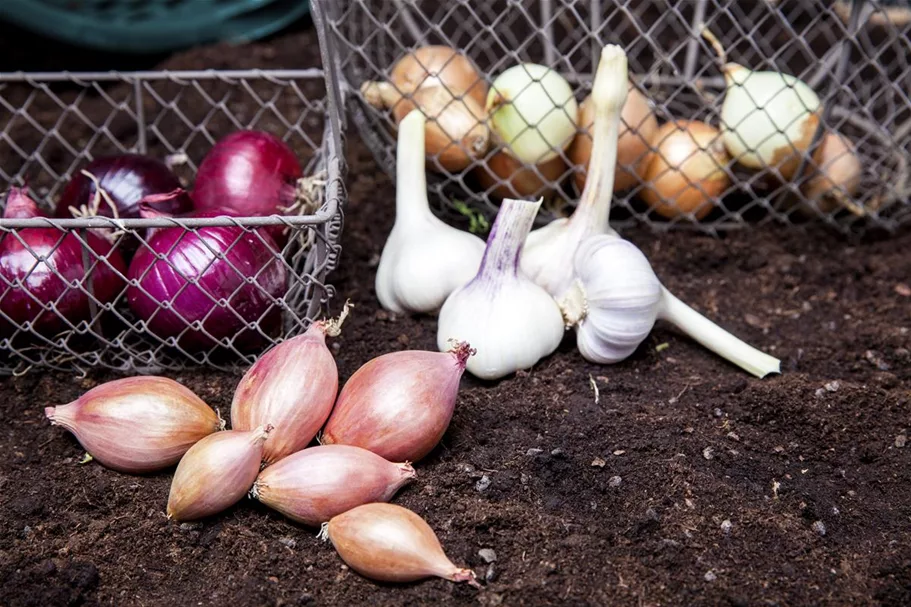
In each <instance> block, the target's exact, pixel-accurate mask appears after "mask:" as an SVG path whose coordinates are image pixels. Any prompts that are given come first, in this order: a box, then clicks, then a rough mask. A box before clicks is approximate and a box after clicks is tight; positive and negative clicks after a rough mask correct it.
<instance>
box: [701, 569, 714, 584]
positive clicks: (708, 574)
mask: <svg viewBox="0 0 911 607" xmlns="http://www.w3.org/2000/svg"><path fill="white" fill-rule="evenodd" d="M703 577H704V578H705V581H706V582H714V581H715V580H717V579H718V576H717V575H715V572H714V571H712V570H709V571H706V572H705V575H704V576H703Z"/></svg>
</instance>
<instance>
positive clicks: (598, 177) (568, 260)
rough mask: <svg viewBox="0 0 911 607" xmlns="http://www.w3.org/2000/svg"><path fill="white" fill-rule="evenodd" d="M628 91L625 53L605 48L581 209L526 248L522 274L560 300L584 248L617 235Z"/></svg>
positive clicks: (538, 234) (594, 93)
mask: <svg viewBox="0 0 911 607" xmlns="http://www.w3.org/2000/svg"><path fill="white" fill-rule="evenodd" d="M628 88H629V85H628V68H627V58H626V53H624V52H623V49H621V48H620V47H619V46H615V45H608V46H605V47H604V48H603V49H602V51H601V59H600V61H599V62H598V72H597V74H595V82H594V87H593V90H592V95H591V99H592V104H593V106H594V111H595V122H594V127H593V129H592V136H593V139H594V144H593V147H592V154H591V161H590V163H589V169H588V171H589V173H588V178H587V179H586V182H585V188H584V189H583V190H582V196H581V197H580V199H579V204H578V206H577V207H576V210H575V212H574V213H573V214H572V217H570V218H568V219H566V218H561V219H556V220H554V221H552V222H551V223H549V224H548V225H546V226H544V227H543V228H541V229H538V230H535V231H534V232H532V233H531V234H529V236H528V240H527V242H526V243H525V251H524V253H523V254H522V270H523V271H524V272H525V273H526V274H527V275H528V276H529V277H530V278H531V279H532V280H533V281H534V282H535V283H537V284H538V285H540V286H541V287H543V288H544V289H546V290H547V292H548V293H550V294H551V295H552V296H554V297H556V298H557V299H560V298H562V297H563V296H564V295H565V293H566V291H567V290H568V289H569V288H570V286H571V285H572V283H573V279H574V278H575V277H574V272H573V259H574V257H575V255H576V250H577V249H578V248H579V243H580V242H582V240H584V239H585V238H587V237H588V236H591V235H593V234H605V233H608V234H612V233H614V232H613V230H612V229H611V227H610V226H609V225H608V219H609V216H610V205H611V198H612V197H613V191H614V174H615V172H616V166H617V140H618V137H619V134H620V113H621V111H622V110H623V105H624V103H625V102H626V97H627V94H628Z"/></svg>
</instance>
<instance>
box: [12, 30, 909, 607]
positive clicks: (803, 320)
mask: <svg viewBox="0 0 911 607" xmlns="http://www.w3.org/2000/svg"><path fill="white" fill-rule="evenodd" d="M313 44H315V42H314V39H313V35H312V33H310V32H307V33H296V34H293V35H291V36H285V37H283V38H279V39H277V40H273V41H269V42H266V43H261V44H258V45H253V46H252V47H245V48H235V49H232V48H230V47H220V48H217V49H214V50H212V49H209V50H205V51H192V52H191V53H189V54H188V56H189V57H191V59H192V60H191V59H188V60H187V61H186V62H182V61H180V60H177V59H174V60H170V61H169V65H170V66H171V67H179V66H181V65H196V64H197V63H198V62H199V58H200V57H215V56H217V57H219V58H220V59H219V61H218V65H214V66H211V67H219V66H222V65H224V66H227V65H231V66H232V67H236V66H237V65H236V64H243V65H249V64H251V63H256V64H259V65H274V66H276V67H278V66H284V67H288V65H289V62H290V61H292V59H291V58H292V57H297V56H299V53H300V52H301V51H300V49H301V48H306V47H307V45H313ZM267 51H268V52H267ZM231 53H233V54H234V56H235V57H238V58H245V59H244V60H243V61H241V60H240V59H239V60H238V62H232V60H231V55H230V54H231ZM310 56H312V53H310ZM251 57H252V58H254V59H253V60H250V58H251ZM348 160H349V164H350V167H349V174H348V178H349V179H348V181H349V193H350V203H349V205H348V207H347V209H346V225H345V231H344V235H343V257H342V262H341V267H340V269H339V271H337V272H336V273H335V275H334V276H333V278H332V282H333V284H335V285H336V286H337V289H338V294H339V296H338V298H337V300H336V301H335V302H334V305H333V311H334V312H337V311H338V308H339V304H340V302H341V301H343V300H344V299H345V298H350V299H351V300H352V302H353V303H354V304H355V306H356V307H355V308H354V310H353V313H352V316H351V317H350V318H349V320H348V321H347V322H346V324H345V327H344V332H343V334H342V335H341V336H340V337H339V338H336V339H334V340H332V348H333V351H334V352H335V354H336V356H337V360H338V365H339V371H340V374H341V378H342V380H344V379H345V378H347V377H348V376H350V375H351V373H353V372H354V371H355V370H356V369H357V368H358V367H359V366H360V365H361V364H363V363H364V362H366V361H367V360H369V359H370V358H372V357H375V356H378V355H380V354H383V353H386V352H391V351H395V350H402V349H429V350H432V349H434V348H435V329H436V326H435V321H434V319H432V318H426V317H402V316H394V315H391V314H389V313H386V312H384V311H382V310H381V309H380V308H379V306H378V304H377V302H376V298H375V294H374V288H373V283H374V276H375V271H376V264H377V261H378V257H379V253H380V251H381V249H382V246H383V242H384V240H385V237H386V235H387V234H388V232H389V230H390V228H391V226H392V222H393V202H394V186H393V184H392V182H391V181H390V180H389V178H388V177H387V176H386V175H384V174H383V173H381V172H380V171H379V169H378V168H377V166H376V164H375V163H374V161H373V159H372V156H371V155H370V153H369V152H368V151H367V149H366V148H365V147H364V145H363V144H362V143H361V142H360V141H359V139H358V138H357V137H356V136H355V135H354V134H351V135H350V136H349V137H348ZM625 235H626V236H627V237H629V238H630V239H631V240H632V241H633V242H635V243H636V244H637V245H639V246H640V247H641V248H642V250H643V251H644V252H645V253H646V255H647V256H648V257H649V258H650V259H651V261H652V262H653V264H654V267H655V270H656V272H657V273H658V275H659V276H660V277H661V279H662V280H663V281H664V283H665V285H666V286H667V287H668V288H669V289H670V290H671V291H673V292H674V293H676V294H677V295H678V296H679V297H680V298H681V299H683V300H684V301H686V302H688V303H690V304H691V305H693V306H694V307H696V308H697V309H698V310H700V311H702V312H704V313H706V314H707V315H708V316H710V317H711V318H712V319H714V320H715V321H717V322H719V323H720V324H721V325H722V326H724V327H725V328H727V329H729V330H730V331H732V332H733V333H735V334H737V335H738V336H741V337H743V338H744V339H746V340H747V341H749V342H751V343H753V344H755V345H757V346H759V347H761V348H763V349H765V350H767V351H769V352H771V353H772V354H774V355H776V356H778V357H780V358H781V359H782V370H783V373H782V375H780V376H773V377H770V378H767V379H764V380H758V379H754V378H752V377H749V376H747V374H745V373H744V372H742V371H740V370H739V369H738V368H736V367H734V366H732V365H730V364H728V363H726V362H725V361H723V360H721V359H719V358H718V357H716V356H714V355H713V354H711V353H710V352H708V351H706V350H704V349H703V348H701V347H699V346H698V345H696V344H695V343H694V342H693V341H691V340H690V339H687V338H685V337H683V336H682V335H681V334H679V333H678V332H676V331H675V330H673V329H671V328H669V327H668V326H666V325H662V324H660V323H659V325H658V326H657V327H656V328H655V330H654V331H653V333H652V334H651V336H650V337H649V338H648V339H646V340H645V342H644V343H643V344H642V345H641V347H640V348H639V349H638V350H637V352H636V353H635V354H634V355H633V356H632V357H631V358H630V359H629V360H627V361H625V362H623V363H621V364H617V365H613V366H598V365H593V364H589V363H587V362H585V361H584V360H583V359H582V358H581V356H580V355H579V354H578V353H577V352H576V351H575V348H574V345H573V338H572V336H571V335H569V336H567V338H566V340H565V342H564V344H563V345H562V346H561V347H560V349H559V350H558V352H557V353H555V354H554V355H553V356H550V357H549V358H547V359H545V360H544V361H542V362H541V363H540V364H538V365H536V366H535V367H534V368H533V369H532V370H530V371H528V372H522V373H519V374H517V375H515V376H512V377H508V378H506V379H504V380H502V381H499V382H495V383H485V382H480V381H477V380H475V379H473V378H470V377H467V376H466V378H465V379H464V380H463V382H462V387H461V392H460V395H459V399H458V404H457V408H456V411H455V416H454V418H453V421H452V424H451V426H450V428H449V430H448V432H447V433H446V436H445V437H444V439H443V442H442V444H441V445H440V446H439V447H438V448H437V449H436V450H435V451H434V452H433V453H432V454H431V455H430V456H429V457H428V458H427V459H425V460H424V461H421V462H420V463H419V464H418V465H417V466H416V468H417V471H418V475H419V476H418V479H417V481H416V482H415V483H413V484H412V485H410V486H408V487H406V488H405V489H404V490H402V491H401V493H400V494H399V495H398V496H397V497H396V498H395V502H396V503H398V504H401V505H403V506H405V507H408V508H411V509H412V510H414V511H415V512H417V513H418V514H420V515H421V516H422V517H424V518H425V519H426V520H427V521H428V523H429V524H430V525H431V526H432V527H433V528H434V530H435V531H436V532H437V534H438V536H439V538H440V541H441V542H442V545H443V546H444V548H445V550H446V552H447V554H448V555H449V557H450V558H451V559H452V560H453V561H454V562H455V563H456V564H459V565H463V566H468V567H471V568H473V569H474V571H475V572H476V573H477V574H478V576H479V578H480V579H481V580H482V581H483V584H484V588H483V589H482V590H480V591H478V590H475V589H473V588H471V587H469V586H467V585H464V584H463V585H456V584H452V583H450V582H446V581H443V580H436V579H432V580H428V581H425V582H421V583H415V584H405V585H390V584H376V583H373V582H371V581H368V580H366V579H364V578H362V577H360V576H359V575H357V574H356V573H354V572H353V571H350V570H349V569H347V568H346V567H345V566H344V565H343V563H342V561H341V560H340V559H339V557H338V556H337V555H336V553H335V551H334V550H333V549H332V546H331V545H330V544H328V543H323V542H321V541H319V540H318V539H317V538H316V532H317V530H316V529H310V528H305V527H302V526H300V525H297V524H294V523H292V522H290V521H288V520H286V519H284V518H283V517H282V516H280V515H278V514H277V513H274V512H271V511H269V510H267V509H266V508H264V507H263V506H261V505H260V504H259V503H257V502H255V501H253V500H249V499H245V500H244V501H243V502H242V503H240V504H238V505H237V506H235V507H234V508H231V509H230V510H229V511H227V512H224V513H222V514H220V515H218V516H215V517H212V518H210V519H207V520H205V521H203V522H200V523H192V524H179V523H175V522H170V521H168V519H167V518H166V516H165V505H166V501H167V496H168V488H169V483H170V478H171V471H169V472H167V473H162V474H156V475H152V476H142V477H140V476H129V475H124V474H119V473H116V472H113V471H110V470H107V469H105V468H103V467H101V466H100V465H98V464H97V463H94V462H90V463H86V464H80V461H81V459H82V456H83V453H84V451H83V450H82V449H81V447H80V446H79V443H78V442H77V441H76V440H75V439H74V437H73V436H72V435H70V434H69V433H67V432H65V431H64V430H62V429H60V428H57V427H51V426H50V425H49V424H48V423H47V421H46V420H45V418H44V413H43V408H44V407H45V406H46V405H53V404H61V403H66V402H69V401H71V400H74V399H76V398H77V397H78V396H79V395H80V394H81V393H82V392H84V391H86V390H87V389H89V388H91V387H93V386H96V385H98V384H99V383H101V382H103V381H106V380H108V379H112V378H113V376H111V375H105V374H97V375H90V376H88V377H86V378H81V379H80V378H74V377H73V376H72V375H67V374H54V373H45V372H42V371H40V370H32V371H31V372H29V373H27V374H26V375H24V376H23V377H18V378H6V379H3V380H2V382H0V383H2V387H0V390H2V398H0V433H2V438H0V495H2V497H0V605H6V606H9V607H20V606H55V605H147V606H158V605H161V606H164V605H197V604H199V605H367V604H374V605H433V604H446V605H451V604H481V605H499V604H502V605H697V604H704V605H738V606H740V605H744V606H746V605H847V604H854V605H909V604H911V444H909V443H908V436H909V433H911V352H909V347H911V255H909V253H908V252H909V250H911V234H904V235H900V236H898V237H895V238H892V239H888V240H881V241H871V242H856V243H848V242H846V241H844V240H842V239H840V238H838V237H836V236H833V235H831V234H829V233H827V232H825V231H821V230H808V231H800V230H794V229H783V228H775V227H767V228H763V229H760V230H755V231H742V232H739V233H734V234H730V235H729V236H727V237H726V238H723V239H714V238H710V237H704V236H698V235H694V234H690V233H679V232H677V233H670V234H661V235H654V234H652V233H649V232H647V231H644V230H642V231H638V230H633V231H630V232H627V233H626V234H625ZM174 377H175V379H177V380H179V381H181V382H183V383H185V384H186V385H187V386H189V387H190V388H192V389H193V390H194V391H196V393H197V394H199V395H200V396H201V397H202V398H203V399H204V400H205V401H206V402H208V403H209V404H210V405H212V406H213V407H217V408H218V409H220V411H221V412H222V414H223V415H225V414H227V412H228V410H229V407H230V403H231V398H232V394H233V391H234V387H235V385H236V383H237V381H238V376H236V375H228V374H220V373H212V372H207V371H204V370H196V371H191V372H190V371H188V372H185V373H181V374H176V375H174ZM482 549H486V550H485V551H484V552H483V555H484V556H483V557H482V556H481V554H479V551H481V550H482ZM489 551H492V552H489ZM485 557H486V558H485ZM488 561H491V562H488Z"/></svg>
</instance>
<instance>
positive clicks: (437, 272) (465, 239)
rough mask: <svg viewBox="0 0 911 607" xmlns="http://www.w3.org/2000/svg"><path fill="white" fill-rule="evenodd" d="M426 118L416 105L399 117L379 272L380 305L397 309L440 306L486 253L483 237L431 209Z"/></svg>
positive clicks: (400, 311) (430, 309)
mask: <svg viewBox="0 0 911 607" xmlns="http://www.w3.org/2000/svg"><path fill="white" fill-rule="evenodd" d="M425 122H426V119H425V118H424V115H423V114H422V113H421V112H420V111H419V110H413V111H412V112H411V113H409V114H408V115H407V116H405V118H403V119H402V121H401V122H400V123H399V134H398V147H397V151H396V192H395V225H394V226H393V227H392V232H391V233H390V234H389V238H388V239H387V240H386V245H385V246H384V247H383V254H382V256H381V257H380V265H379V268H377V272H376V296H377V299H379V301H380V305H382V306H383V308H385V309H387V310H389V311H391V312H396V313H398V314H405V313H409V312H435V311H436V310H438V309H439V308H440V306H441V305H443V302H444V301H445V300H446V298H447V297H448V296H449V294H450V293H452V292H453V291H454V290H455V289H457V288H458V287H460V286H462V285H464V284H465V283H466V282H468V281H469V280H471V278H472V276H474V275H475V274H476V273H477V271H478V265H479V264H480V263H481V257H482V256H483V254H484V241H483V240H481V239H480V238H478V237H477V236H474V235H473V234H469V233H468V232H462V231H461V230H457V229H455V228H453V227H451V226H449V225H447V224H445V223H443V222H442V221H441V220H440V219H438V218H437V217H435V216H434V215H433V213H432V212H431V211H430V203H429V202H428V200H427V178H426V175H425V173H424V124H425Z"/></svg>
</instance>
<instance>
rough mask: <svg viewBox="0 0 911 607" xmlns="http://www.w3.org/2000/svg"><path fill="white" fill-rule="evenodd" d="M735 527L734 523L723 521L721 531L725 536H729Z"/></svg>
mask: <svg viewBox="0 0 911 607" xmlns="http://www.w3.org/2000/svg"><path fill="white" fill-rule="evenodd" d="M733 527H734V523H732V522H731V521H730V520H728V519H724V520H723V521H721V531H722V533H724V534H725V535H729V534H730V533H731V529H732V528H733Z"/></svg>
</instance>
